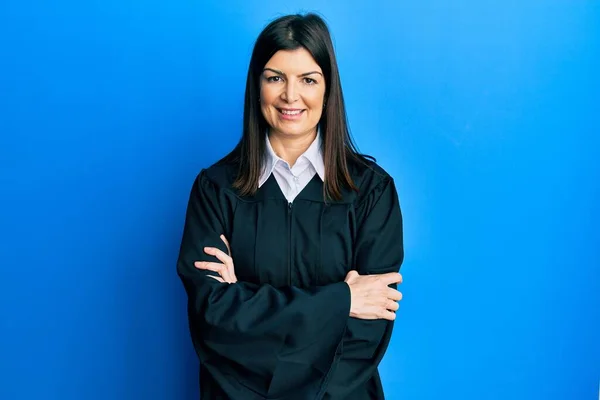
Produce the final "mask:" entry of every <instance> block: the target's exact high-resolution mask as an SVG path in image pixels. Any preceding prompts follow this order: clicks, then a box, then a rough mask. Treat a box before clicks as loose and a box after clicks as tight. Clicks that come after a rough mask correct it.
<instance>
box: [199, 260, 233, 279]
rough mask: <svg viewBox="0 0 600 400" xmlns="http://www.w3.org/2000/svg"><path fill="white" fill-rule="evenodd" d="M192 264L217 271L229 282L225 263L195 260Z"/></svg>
mask: <svg viewBox="0 0 600 400" xmlns="http://www.w3.org/2000/svg"><path fill="white" fill-rule="evenodd" d="M194 266H195V267H196V268H198V269H204V270H207V271H213V272H217V273H218V274H219V275H221V278H223V279H224V280H225V281H227V282H230V281H231V277H230V276H229V270H228V269H227V266H226V265H225V264H219V263H212V262H208V261H196V262H195V263H194Z"/></svg>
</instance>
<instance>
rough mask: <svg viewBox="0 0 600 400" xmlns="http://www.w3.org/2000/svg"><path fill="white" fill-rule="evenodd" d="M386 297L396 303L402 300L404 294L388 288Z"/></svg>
mask: <svg viewBox="0 0 600 400" xmlns="http://www.w3.org/2000/svg"><path fill="white" fill-rule="evenodd" d="M385 296H386V297H387V298H388V299H390V300H394V301H400V300H402V293H401V292H399V291H398V290H396V289H392V288H387V290H386V291H385Z"/></svg>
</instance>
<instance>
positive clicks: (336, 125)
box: [220, 13, 375, 200]
mask: <svg viewBox="0 0 600 400" xmlns="http://www.w3.org/2000/svg"><path fill="white" fill-rule="evenodd" d="M300 47H304V48H305V49H306V50H308V52H309V53H310V54H311V55H312V56H313V58H314V59H315V61H316V62H317V64H318V65H319V67H321V69H322V71H323V74H324V77H325V85H326V89H325V99H324V101H325V108H324V110H323V115H322V116H321V119H320V121H319V129H320V132H321V137H322V140H323V159H324V163H325V184H324V193H323V194H324V196H325V198H329V199H334V200H340V199H341V197H342V193H341V191H342V188H343V187H346V188H349V189H351V190H355V191H357V190H358V189H357V187H356V185H355V184H354V182H353V181H352V178H351V176H350V172H349V168H348V162H351V161H354V162H359V163H364V164H367V163H368V160H367V159H370V160H373V161H374V160H375V159H374V158H373V157H370V156H366V155H363V154H360V153H359V152H358V150H357V147H356V145H355V144H354V142H353V140H352V137H351V135H350V132H349V129H348V122H347V117H346V108H345V105H344V96H343V94H342V86H341V83H340V76H339V71H338V66H337V61H336V57H335V52H334V49H333V43H332V41H331V35H330V33H329V29H328V27H327V25H326V23H325V21H323V19H322V18H321V17H320V16H318V15H316V14H313V13H309V14H306V15H301V14H295V15H287V16H283V17H280V18H277V19H276V20H274V21H272V22H271V23H269V24H268V25H267V26H266V27H265V28H264V29H263V31H262V32H261V33H260V35H259V36H258V38H257V40H256V43H255V45H254V50H253V51H252V58H251V59H250V66H249V68H248V77H247V80H246V94H245V99H244V103H245V104H244V127H243V134H242V138H241V139H240V141H239V143H238V144H237V146H236V147H235V148H234V149H233V151H231V153H229V154H228V155H227V156H225V157H224V158H223V159H222V160H221V161H220V162H226V163H229V162H235V163H238V164H239V172H238V176H237V179H236V181H235V182H234V184H233V186H234V187H235V188H236V189H238V190H239V192H240V194H241V195H243V196H246V195H253V194H255V193H256V191H257V190H258V180H259V177H260V173H261V168H262V162H263V157H264V154H265V151H266V145H265V135H266V134H267V131H268V128H269V126H268V124H267V122H266V121H265V119H264V117H263V115H262V112H261V110H260V104H259V96H260V76H261V74H262V73H263V68H264V66H265V65H266V64H267V62H268V61H269V60H270V59H271V57H272V56H273V55H274V54H275V53H276V52H278V51H279V50H295V49H298V48H300Z"/></svg>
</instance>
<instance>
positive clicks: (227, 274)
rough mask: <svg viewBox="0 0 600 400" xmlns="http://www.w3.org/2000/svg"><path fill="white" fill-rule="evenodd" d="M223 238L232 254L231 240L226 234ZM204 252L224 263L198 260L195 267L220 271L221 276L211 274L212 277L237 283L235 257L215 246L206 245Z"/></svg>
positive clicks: (223, 281)
mask: <svg viewBox="0 0 600 400" xmlns="http://www.w3.org/2000/svg"><path fill="white" fill-rule="evenodd" d="M221 240H222V241H223V242H225V246H227V252H228V253H229V254H231V248H230V247H229V242H228V241H227V239H226V238H225V236H224V235H221ZM204 252H205V253H206V254H210V255H211V256H215V257H217V258H218V259H219V261H221V262H222V264H219V263H214V262H208V261H196V262H195V263H194V267H196V268H198V269H204V270H208V271H214V272H218V273H219V275H221V277H220V278H219V277H218V276H212V275H209V276H210V277H211V278H214V279H216V280H218V281H219V282H222V283H225V282H227V283H236V282H237V278H236V276H235V269H234V266H233V258H231V257H230V256H229V255H227V254H225V253H224V252H223V251H221V250H219V249H217V248H215V247H205V248H204Z"/></svg>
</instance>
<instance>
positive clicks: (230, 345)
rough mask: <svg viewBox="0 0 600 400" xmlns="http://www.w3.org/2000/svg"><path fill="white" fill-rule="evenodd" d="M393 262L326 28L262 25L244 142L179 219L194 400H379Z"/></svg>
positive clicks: (395, 242)
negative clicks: (195, 368)
mask: <svg viewBox="0 0 600 400" xmlns="http://www.w3.org/2000/svg"><path fill="white" fill-rule="evenodd" d="M402 260H403V247H402V217H401V213H400V207H399V203H398V196H397V193H396V189H395V186H394V182H393V180H392V178H391V177H390V176H389V175H388V174H387V173H386V172H385V171H384V170H383V169H381V168H380V167H379V166H378V165H377V164H376V163H375V162H374V160H373V159H371V158H370V157H369V158H367V157H365V156H362V155H360V154H358V153H357V151H356V150H355V147H354V145H353V143H352V141H351V139H350V136H349V133H348V128H347V126H346V114H345V108H344V101H343V96H342V89H341V86H340V78H339V74H338V69H337V63H336V59H335V55H334V51H333V45H332V42H331V38H330V35H329V31H328V28H327V26H326V25H325V23H324V22H323V20H322V19H321V18H319V17H318V16H316V15H313V14H308V15H306V16H301V15H293V16H285V17H282V18H279V19H277V20H275V21H273V22H272V23H270V24H269V25H268V26H267V27H266V28H265V29H264V31H263V32H262V33H261V34H260V36H259V37H258V39H257V42H256V45H255V47H254V51H253V53H252V59H251V61H250V67H249V71H248V78H247V86H246V94H245V107H244V127H243V135H242V139H241V140H240V142H239V144H238V145H237V146H236V148H235V149H234V150H233V151H232V152H231V153H230V154H229V155H227V156H226V157H225V158H223V159H222V160H221V161H219V162H218V163H216V164H214V165H212V166H211V167H209V168H207V169H204V170H202V171H201V172H200V174H199V175H198V177H197V178H196V181H195V182H194V185H193V187H192V191H191V195H190V200H189V204H188V208H187V214H186V221H185V228H184V234H183V239H182V244H181V251H180V256H179V260H178V266H177V268H178V274H179V276H180V278H181V280H182V282H183V284H184V286H185V289H186V292H187V295H188V299H189V302H188V316H189V322H190V331H191V336H192V340H193V343H194V347H195V349H196V351H197V353H198V357H199V359H200V364H201V367H200V387H201V398H202V399H234V400H238V399H240V400H253V399H272V400H275V399H281V400H283V399H285V400H294V399H303V400H304V399H344V400H352V399H356V400H366V399H383V398H384V395H383V389H382V386H381V382H380V378H379V374H378V371H377V366H378V364H379V362H380V361H381V359H382V357H383V354H384V352H385V350H386V348H387V346H388V342H389V340H390V335H391V333H392V325H393V320H394V318H395V313H394V311H396V310H397V309H398V303H397V301H398V300H400V299H401V294H400V292H398V291H397V290H396V289H395V287H396V284H397V283H400V282H401V280H402V277H401V275H400V274H399V273H398V271H399V269H400V265H401V263H402ZM390 286H391V287H390Z"/></svg>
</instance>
